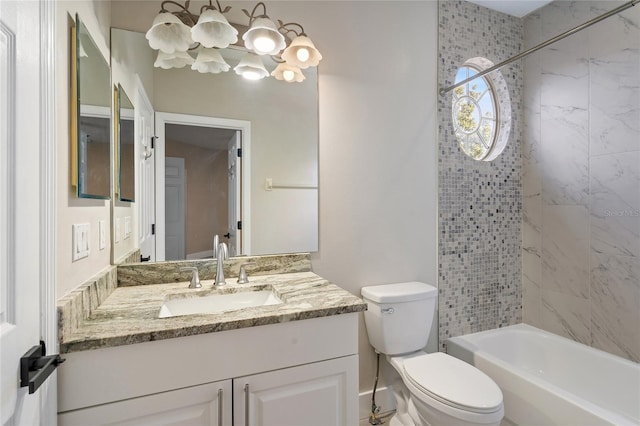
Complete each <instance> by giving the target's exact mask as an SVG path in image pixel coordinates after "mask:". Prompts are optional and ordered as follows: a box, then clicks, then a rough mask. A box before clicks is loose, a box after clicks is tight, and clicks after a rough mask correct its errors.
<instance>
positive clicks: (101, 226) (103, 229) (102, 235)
mask: <svg viewBox="0 0 640 426" xmlns="http://www.w3.org/2000/svg"><path fill="white" fill-rule="evenodd" d="M98 234H99V235H98V239H99V243H98V248H99V249H100V250H104V249H105V248H106V247H107V223H106V222H105V221H104V220H99V221H98Z"/></svg>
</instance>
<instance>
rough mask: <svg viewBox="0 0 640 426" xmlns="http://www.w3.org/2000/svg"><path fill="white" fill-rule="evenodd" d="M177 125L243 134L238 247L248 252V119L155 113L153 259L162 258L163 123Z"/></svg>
mask: <svg viewBox="0 0 640 426" xmlns="http://www.w3.org/2000/svg"><path fill="white" fill-rule="evenodd" d="M167 124H180V125H185V126H201V127H217V128H220V129H232V130H239V131H240V132H241V133H242V140H241V142H242V145H241V147H242V172H241V188H242V196H241V204H240V206H241V207H240V217H242V237H241V240H242V242H241V247H242V249H243V251H244V252H245V253H251V243H250V242H251V238H250V235H251V233H250V230H251V155H250V154H251V122H250V121H246V120H235V119H230V118H218V117H205V116H200V115H187V114H176V113H170V112H156V137H157V139H156V147H155V155H156V159H155V161H156V163H155V165H156V222H155V223H156V260H157V261H161V260H165V249H166V247H165V234H166V232H165V231H166V218H165V212H164V203H165V197H164V185H165V182H164V159H165V126H166V125H167Z"/></svg>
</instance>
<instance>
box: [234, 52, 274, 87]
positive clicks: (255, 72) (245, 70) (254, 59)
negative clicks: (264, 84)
mask: <svg viewBox="0 0 640 426" xmlns="http://www.w3.org/2000/svg"><path fill="white" fill-rule="evenodd" d="M233 70H234V71H235V72H236V74H238V75H241V76H242V77H244V78H246V79H249V80H260V79H262V78H265V77H266V76H268V75H269V71H267V69H266V68H265V67H264V64H263V63H262V59H260V57H259V56H258V55H256V54H254V53H247V54H246V55H244V56H243V57H242V59H241V60H240V63H239V64H238V65H236V67H235V68H234V69H233Z"/></svg>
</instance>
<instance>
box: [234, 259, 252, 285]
mask: <svg viewBox="0 0 640 426" xmlns="http://www.w3.org/2000/svg"><path fill="white" fill-rule="evenodd" d="M247 266H256V262H247V263H243V264H242V265H240V274H238V284H246V283H248V282H249V277H248V276H247V271H246V270H245V268H246V267H247Z"/></svg>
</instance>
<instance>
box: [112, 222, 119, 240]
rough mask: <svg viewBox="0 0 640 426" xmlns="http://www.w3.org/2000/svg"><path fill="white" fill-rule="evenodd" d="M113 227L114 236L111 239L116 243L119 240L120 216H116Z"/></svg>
mask: <svg viewBox="0 0 640 426" xmlns="http://www.w3.org/2000/svg"><path fill="white" fill-rule="evenodd" d="M114 228H115V229H114V230H113V233H114V236H113V239H114V240H115V242H116V243H119V242H120V218H119V217H116V225H115V227H114Z"/></svg>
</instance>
